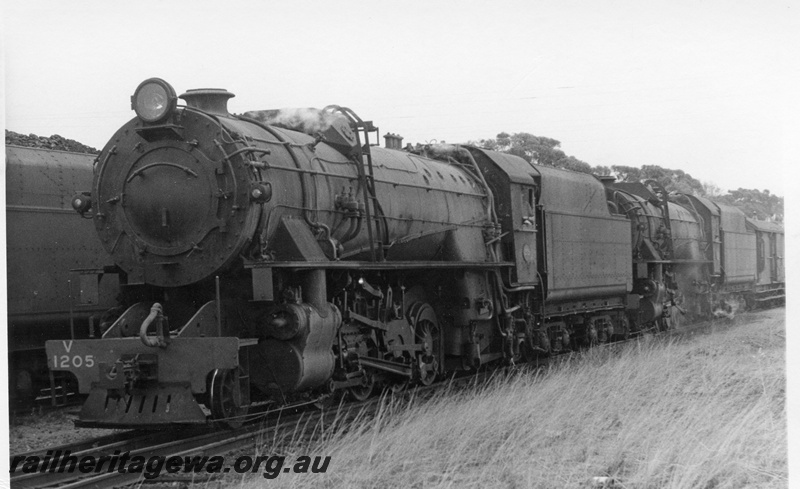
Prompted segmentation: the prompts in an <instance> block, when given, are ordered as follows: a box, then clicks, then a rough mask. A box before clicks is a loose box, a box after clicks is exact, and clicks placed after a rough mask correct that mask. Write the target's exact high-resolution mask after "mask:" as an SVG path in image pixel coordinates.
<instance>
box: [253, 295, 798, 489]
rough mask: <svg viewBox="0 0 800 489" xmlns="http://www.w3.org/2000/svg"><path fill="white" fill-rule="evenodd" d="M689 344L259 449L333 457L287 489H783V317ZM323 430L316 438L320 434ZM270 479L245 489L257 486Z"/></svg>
mask: <svg viewBox="0 0 800 489" xmlns="http://www.w3.org/2000/svg"><path fill="white" fill-rule="evenodd" d="M759 316H760V320H759V321H758V324H743V323H742V321H741V320H737V321H736V322H738V323H742V324H733V325H732V326H730V327H727V328H724V330H721V331H717V332H715V333H714V334H709V335H695V338H693V339H692V340H691V341H670V342H664V341H641V342H639V343H638V344H635V345H631V346H627V347H625V348H623V349H622V351H617V352H611V351H608V350H600V351H595V352H592V353H589V354H586V355H583V356H582V357H581V358H577V359H574V360H571V361H569V362H567V363H566V364H565V365H562V366H560V367H558V368H556V369H552V370H551V371H548V372H543V373H538V374H531V373H520V374H516V375H513V376H510V377H506V378H502V379H496V380H495V381H494V382H492V383H491V384H490V385H488V386H485V387H482V388H480V389H479V390H477V391H475V390H471V391H468V392H463V391H462V392H449V393H444V394H442V395H441V396H438V397H437V398H436V399H433V400H428V401H425V402H417V403H412V405H411V406H410V407H409V406H408V405H407V404H406V405H403V406H402V407H400V406H399V405H398V404H394V403H392V402H389V401H386V402H385V403H384V404H383V406H382V408H381V410H380V411H379V412H378V413H377V415H375V416H374V417H371V418H369V419H364V420H363V421H362V422H360V423H357V424H355V425H350V426H349V428H341V429H333V430H330V429H328V430H326V431H325V432H324V434H323V435H321V436H320V437H318V441H317V442H315V443H314V444H313V445H312V446H311V447H309V445H308V443H307V442H306V441H303V437H300V436H297V437H296V438H295V439H294V440H293V441H290V442H279V441H278V440H272V441H268V442H267V443H266V444H265V445H264V446H263V447H260V449H259V452H260V453H264V454H278V453H280V454H285V455H287V463H288V462H289V461H291V460H292V459H293V457H295V456H298V455H301V454H311V455H330V456H331V463H330V466H329V468H328V472H327V474H281V475H280V476H279V477H278V478H277V479H274V480H271V481H269V484H270V485H271V486H283V487H313V488H315V489H319V488H322V487H419V488H422V487H425V488H428V487H459V488H460V487H476V488H477V487H521V488H522V487H524V488H532V487H542V488H551V487H587V486H589V485H591V484H589V482H588V481H590V480H591V479H592V477H597V476H610V477H613V478H614V479H615V480H616V483H615V484H614V487H623V488H661V487H687V488H695V487H699V488H722V487H748V488H749V487H786V485H787V470H788V469H787V428H786V411H785V407H786V401H785V383H786V382H785V367H784V357H785V354H784V350H785V341H784V321H783V310H782V309H781V310H777V311H776V312H771V313H767V314H760V315H759ZM318 433H319V431H318ZM264 482H265V480H264V479H263V478H261V477H258V476H257V478H251V479H245V481H244V482H243V485H244V486H245V487H261V486H262V485H263V484H264Z"/></svg>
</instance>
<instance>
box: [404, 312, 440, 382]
mask: <svg viewBox="0 0 800 489" xmlns="http://www.w3.org/2000/svg"><path fill="white" fill-rule="evenodd" d="M409 317H410V318H413V324H414V336H415V340H416V343H417V344H418V345H420V346H422V351H419V352H417V366H418V367H419V383H420V384H422V385H431V384H432V383H433V381H434V380H436V376H437V375H438V374H439V356H440V350H441V341H440V334H439V333H440V332H439V323H438V321H436V314H435V312H434V311H433V308H432V307H431V306H430V305H428V304H424V303H416V304H414V305H412V306H411V308H410V309H409Z"/></svg>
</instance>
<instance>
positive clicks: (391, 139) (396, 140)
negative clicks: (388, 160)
mask: <svg viewBox="0 0 800 489" xmlns="http://www.w3.org/2000/svg"><path fill="white" fill-rule="evenodd" d="M383 138H384V139H385V140H386V148H387V149H401V148H402V147H403V138H402V137H401V136H400V135H399V134H392V133H388V134H386V135H385V136H383Z"/></svg>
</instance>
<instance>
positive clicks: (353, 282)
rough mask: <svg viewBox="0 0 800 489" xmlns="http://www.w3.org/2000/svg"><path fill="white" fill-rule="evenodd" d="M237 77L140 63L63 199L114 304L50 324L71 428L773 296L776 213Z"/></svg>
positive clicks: (525, 346) (465, 358) (409, 376)
mask: <svg viewBox="0 0 800 489" xmlns="http://www.w3.org/2000/svg"><path fill="white" fill-rule="evenodd" d="M232 96H233V95H232V94H231V93H229V92H227V91H225V90H216V89H202V90H189V91H187V92H186V93H184V94H182V95H181V96H180V97H177V96H176V92H175V91H174V89H173V88H172V87H171V86H170V85H169V84H168V83H166V82H164V81H163V80H161V79H157V78H153V79H149V80H146V81H144V82H143V83H142V84H140V85H139V87H138V88H137V89H136V91H135V93H134V95H133V97H132V106H133V108H134V110H135V112H136V117H134V118H133V119H132V120H131V121H130V122H128V123H127V124H126V125H124V126H123V127H122V128H121V129H119V130H118V131H117V133H116V134H115V135H114V136H113V137H112V138H111V140H110V141H109V143H108V144H107V145H106V147H105V148H104V149H103V151H102V153H101V154H100V156H99V157H98V159H97V162H96V166H95V172H94V182H93V187H92V189H91V198H86V197H85V196H83V195H81V196H79V197H78V198H76V201H75V202H74V207H75V209H76V210H77V211H78V212H80V213H81V214H83V215H84V216H86V217H91V218H92V219H93V221H94V226H95V229H96V231H97V233H98V234H99V236H100V239H101V242H102V244H103V246H104V248H105V250H106V251H107V252H108V254H109V256H110V258H111V259H113V262H114V264H115V265H116V266H117V270H118V273H119V276H120V283H121V284H122V290H123V292H122V294H121V299H122V301H123V303H124V305H125V307H126V309H125V312H123V313H122V314H121V315H120V316H119V317H118V318H117V319H116V321H114V322H113V324H111V325H110V327H108V329H107V330H106V331H105V332H104V333H103V335H102V338H100V339H85V340H69V341H66V340H65V341H50V342H48V343H47V352H48V358H49V360H48V362H49V366H50V368H51V369H53V370H64V371H69V372H71V373H73V374H74V375H75V376H76V377H77V381H78V385H79V390H80V392H82V393H84V394H88V399H87V401H86V403H85V405H84V407H83V409H82V411H81V414H80V421H79V422H80V424H82V425H85V426H104V427H151V426H162V425H167V424H186V423H205V422H207V411H210V413H211V418H212V419H216V420H221V421H222V422H225V423H227V424H230V425H236V424H238V423H240V422H241V419H242V417H243V416H244V415H245V413H246V411H247V408H248V406H250V405H251V404H252V403H254V402H258V401H263V400H272V401H275V402H279V403H285V402H291V401H292V400H299V399H313V398H316V397H317V396H325V395H329V394H331V393H332V392H333V393H335V392H341V391H344V392H347V393H349V395H351V396H353V397H355V398H356V399H364V398H366V397H367V396H369V395H370V394H371V392H372V391H373V389H374V388H376V386H380V387H387V386H388V387H403V386H406V385H408V384H430V383H431V382H433V381H434V380H435V379H436V378H437V377H438V376H441V375H442V374H444V373H451V372H456V371H459V370H475V369H477V368H479V367H481V366H482V365H486V364H490V363H493V362H506V363H511V362H520V361H525V360H526V359H529V358H531V357H534V356H536V355H548V354H553V353H558V352H562V351H566V350H571V349H575V348H579V347H581V346H583V345H586V346H589V345H592V344H595V343H602V342H607V341H611V340H612V338H624V337H626V336H628V335H630V334H633V333H637V332H639V331H642V330H644V329H647V328H662V329H664V328H668V327H670V325H671V323H673V322H674V321H675V320H677V318H678V317H680V316H683V315H704V314H709V313H711V312H712V311H713V310H714V309H715V308H719V307H721V306H726V307H727V305H728V304H730V303H731V302H733V301H738V302H740V303H742V304H747V305H752V304H754V303H756V302H758V301H766V300H779V299H780V297H782V295H783V275H782V274H783V272H782V256H783V232H782V230H781V229H780V228H779V227H777V226H775V225H774V224H770V223H760V222H756V221H750V220H748V219H746V218H745V216H744V215H743V214H742V213H741V212H740V211H738V210H736V209H734V208H731V207H727V206H724V205H719V204H715V203H713V202H711V201H709V200H706V199H702V198H697V197H691V196H683V195H680V196H670V195H668V194H667V192H665V191H664V189H662V188H660V187H659V186H658V185H657V184H655V183H654V182H645V183H642V184H625V183H614V182H613V181H603V180H601V179H598V178H597V177H594V176H592V175H588V174H582V173H576V172H570V171H565V170H559V169H554V168H552V167H545V166H540V165H535V164H530V163H528V162H526V161H525V160H523V159H521V158H518V157H515V156H511V155H508V154H503V153H498V152H494V151H489V150H485V149H481V148H477V147H471V146H455V145H427V146H424V147H418V148H417V149H411V148H409V149H406V150H403V149H401V148H400V138H399V137H397V136H393V135H387V136H386V143H387V144H386V146H387V147H386V148H381V147H378V146H376V145H373V144H372V142H373V141H374V139H377V138H375V136H374V133H375V132H376V129H375V128H374V127H373V125H372V124H371V123H370V122H365V121H363V120H361V119H360V118H358V117H357V116H356V115H355V114H354V113H353V112H352V111H351V110H349V109H347V108H343V107H338V106H329V107H327V108H325V109H324V110H322V111H318V112H314V113H311V112H310V111H305V112H306V113H307V114H309V113H310V114H312V116H313V117H312V118H311V119H312V120H310V121H309V120H302V121H301V120H299V119H296V120H295V121H294V122H295V123H296V124H294V125H292V123H291V122H287V121H286V119H276V118H275V116H276V113H275V111H255V112H248V113H245V114H244V115H239V116H237V115H231V114H229V113H228V110H227V100H228V99H229V98H230V97H232ZM179 98H180V99H182V100H184V101H185V105H181V106H179V105H178V99H179ZM276 120H280V121H282V122H279V123H276V122H275V121H276ZM371 137H372V138H373V140H371V139H370V138H371ZM612 180H613V179H612ZM201 406H204V407H205V410H204V408H203V407H201Z"/></svg>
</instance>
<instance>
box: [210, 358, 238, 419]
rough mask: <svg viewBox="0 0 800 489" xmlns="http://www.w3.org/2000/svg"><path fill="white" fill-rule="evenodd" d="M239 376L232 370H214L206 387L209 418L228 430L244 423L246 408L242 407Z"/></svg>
mask: <svg viewBox="0 0 800 489" xmlns="http://www.w3.org/2000/svg"><path fill="white" fill-rule="evenodd" d="M238 382H239V376H238V375H237V374H236V371H235V370H233V369H216V370H214V371H213V372H212V373H211V378H210V379H209V386H208V398H209V404H210V406H208V408H209V409H211V418H212V419H213V420H215V421H219V422H221V423H223V424H224V425H226V426H228V427H230V428H238V427H240V426H242V424H243V423H244V417H245V415H246V414H247V406H244V405H242V402H241V398H242V396H241V393H240V392H239V386H238Z"/></svg>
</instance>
